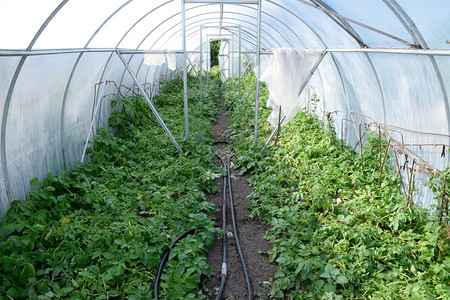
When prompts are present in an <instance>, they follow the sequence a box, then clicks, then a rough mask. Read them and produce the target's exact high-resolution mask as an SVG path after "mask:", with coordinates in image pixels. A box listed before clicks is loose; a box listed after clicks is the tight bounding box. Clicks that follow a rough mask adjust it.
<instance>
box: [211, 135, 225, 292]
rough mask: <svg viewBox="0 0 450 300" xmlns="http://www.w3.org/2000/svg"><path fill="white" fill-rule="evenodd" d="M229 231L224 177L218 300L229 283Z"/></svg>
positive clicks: (221, 159)
mask: <svg viewBox="0 0 450 300" xmlns="http://www.w3.org/2000/svg"><path fill="white" fill-rule="evenodd" d="M218 143H228V142H226V141H217V142H215V143H214V144H218ZM214 154H215V155H216V156H217V157H218V158H219V159H220V161H221V162H222V166H223V167H224V168H226V163H225V161H224V160H223V158H222V157H220V156H219V155H218V154H217V153H216V152H214ZM227 174H228V173H227ZM226 229H227V176H223V194H222V231H223V233H224V235H223V238H222V271H221V279H220V287H219V291H218V292H217V296H216V300H221V299H222V297H223V293H224V292H225V286H226V283H227V276H228V270H227V269H228V265H227V251H228V250H227V235H226V234H225V232H226Z"/></svg>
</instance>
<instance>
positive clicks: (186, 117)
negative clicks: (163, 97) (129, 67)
mask: <svg viewBox="0 0 450 300" xmlns="http://www.w3.org/2000/svg"><path fill="white" fill-rule="evenodd" d="M181 18H182V23H181V27H182V28H181V31H182V35H183V89H184V133H185V135H186V142H188V143H189V115H188V94H187V93H188V86H187V70H186V58H187V57H186V12H185V6H184V0H181Z"/></svg>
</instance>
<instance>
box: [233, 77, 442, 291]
mask: <svg viewBox="0 0 450 300" xmlns="http://www.w3.org/2000/svg"><path fill="white" fill-rule="evenodd" d="M254 80H255V78H254V76H253V75H251V76H248V78H245V79H243V80H242V83H243V85H242V88H243V94H244V95H245V94H246V93H248V92H249V91H250V90H251V88H252V86H253V83H254ZM224 87H225V93H224V95H225V97H226V99H225V100H224V103H225V106H226V107H227V108H228V109H229V110H230V111H231V113H232V121H231V124H230V126H229V134H230V136H231V137H232V138H233V142H234V144H235V151H236V158H237V162H238V164H239V166H240V167H241V168H242V170H243V171H244V172H249V173H250V179H249V183H250V184H251V185H253V191H252V194H251V196H250V201H249V204H250V206H251V210H252V217H253V218H257V219H260V220H262V221H264V222H267V223H269V224H270V225H271V228H270V230H269V231H268V232H267V233H266V238H267V239H268V240H269V241H270V242H271V243H272V245H273V248H272V249H271V250H269V252H268V253H269V255H270V259H271V260H272V261H274V262H276V263H278V269H277V272H276V274H275V278H274V279H273V280H272V282H271V287H272V292H273V294H274V295H275V296H278V297H280V298H283V297H287V298H290V299H304V298H307V299H309V298H311V299H318V298H322V299H352V298H357V299H360V298H363V299H366V298H372V299H378V298H381V299H418V298H425V299H438V298H441V299H445V298H446V297H448V295H449V294H450V288H449V287H450V280H449V279H450V277H449V272H448V270H449V263H450V246H449V243H448V240H446V236H447V231H446V228H445V222H441V223H439V222H436V221H435V220H436V219H437V218H434V216H433V215H432V214H431V213H430V212H429V211H427V210H425V209H423V208H420V207H417V206H409V205H406V203H407V199H406V198H405V196H404V195H403V194H402V193H401V191H400V182H399V180H398V178H397V175H396V174H395V172H393V168H392V166H391V165H390V164H389V163H388V161H389V157H388V154H387V153H386V151H387V147H386V146H383V142H382V141H380V139H379V138H377V137H375V136H369V137H368V138H367V141H366V143H365V145H364V147H363V148H362V152H361V153H354V152H353V150H352V149H351V148H349V147H347V146H344V145H343V143H342V142H341V141H339V140H338V139H337V137H336V134H335V132H334V130H333V128H332V126H330V124H332V120H331V119H330V120H326V123H323V122H321V121H319V120H318V118H317V116H316V115H315V114H314V111H315V109H314V107H315V104H316V103H317V102H318V101H319V99H317V97H314V98H313V99H312V104H311V109H305V110H303V111H301V112H300V113H299V114H298V116H297V117H296V118H295V119H294V120H292V121H291V122H289V123H288V124H286V125H285V126H283V127H282V129H281V135H280V138H279V140H278V144H277V147H276V148H275V147H269V148H268V149H266V151H265V152H264V153H263V154H261V153H259V151H258V152H256V151H257V150H258V149H261V147H262V145H261V144H260V143H258V145H257V146H256V149H255V145H254V141H253V125H254V124H253V117H254V108H253V107H252V106H253V104H252V103H251V102H250V101H249V102H248V103H246V102H243V101H242V102H239V101H236V99H237V97H236V90H237V89H236V87H237V85H236V82H227V83H226V84H225V86H224ZM261 88H262V90H261V93H260V94H261V102H260V107H259V109H260V119H261V120H264V118H266V117H267V115H268V114H269V113H270V112H269V111H268V109H267V108H266V107H265V101H266V100H267V96H268V93H267V90H266V89H265V86H264V85H261ZM251 97H252V96H251ZM330 117H331V116H330ZM258 131H259V134H260V136H261V138H260V139H261V140H264V139H265V138H266V137H268V135H269V134H270V132H271V131H272V128H270V127H269V126H268V125H267V122H263V121H260V123H259V128H258ZM380 144H381V146H380ZM380 151H381V152H380ZM385 155H386V156H387V157H386V163H385V164H382V163H380V157H381V158H384V156H385ZM436 180H445V179H436ZM435 186H437V187H436V194H437V197H440V198H441V199H442V198H443V197H445V196H444V194H445V193H446V192H445V191H448V189H445V191H444V187H445V181H440V182H435ZM443 214H444V215H445V214H446V213H445V212H444V213H443ZM447 215H448V214H447Z"/></svg>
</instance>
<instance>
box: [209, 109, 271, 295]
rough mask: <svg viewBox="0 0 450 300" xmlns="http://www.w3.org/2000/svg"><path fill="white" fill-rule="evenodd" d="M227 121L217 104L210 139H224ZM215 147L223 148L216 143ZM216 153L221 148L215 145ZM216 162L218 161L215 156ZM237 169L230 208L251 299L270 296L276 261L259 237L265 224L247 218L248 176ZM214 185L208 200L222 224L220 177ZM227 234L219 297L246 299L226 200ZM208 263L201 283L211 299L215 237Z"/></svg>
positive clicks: (218, 246) (218, 252)
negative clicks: (224, 278) (224, 275)
mask: <svg viewBox="0 0 450 300" xmlns="http://www.w3.org/2000/svg"><path fill="white" fill-rule="evenodd" d="M227 126H228V120H227V116H226V112H225V111H224V110H223V109H222V108H221V107H220V108H219V117H218V120H217V122H216V124H215V126H214V139H215V140H216V141H223V140H227V137H226V128H227ZM218 147H226V145H225V146H221V145H219V146H218ZM218 151H219V152H220V151H221V149H220V148H219V149H218ZM217 164H220V162H219V159H217ZM238 173H239V170H232V179H231V181H232V182H231V185H232V190H233V199H234V209H235V214H236V220H237V230H238V235H239V240H240V243H241V247H242V251H243V253H244V257H245V260H246V263H247V268H248V272H249V275H250V278H251V281H252V288H253V298H254V299H272V298H270V296H269V294H270V287H269V284H268V281H269V279H270V278H271V277H273V276H274V274H275V270H276V264H275V263H271V262H269V256H268V254H267V250H269V249H270V248H271V244H270V243H269V242H268V241H266V240H265V239H264V237H263V235H264V233H265V232H266V231H267V230H268V226H267V225H264V224H262V223H261V222H259V221H256V220H252V219H250V218H249V215H250V210H249V208H248V203H247V202H248V195H250V193H251V191H252V187H251V186H249V185H248V184H247V182H246V181H247V179H248V177H249V176H248V175H246V174H244V175H243V176H240V175H239V174H238ZM216 185H217V186H218V187H219V188H220V190H221V192H220V193H218V194H215V195H212V196H211V201H213V202H215V203H216V208H217V211H216V212H215V214H214V217H215V218H216V220H217V223H218V224H219V225H220V226H222V197H223V196H222V192H223V178H217V179H216ZM227 201H228V203H227V210H228V211H227V232H226V233H227V236H228V277H227V284H226V288H225V293H224V297H223V299H236V300H238V299H248V295H247V285H246V281H245V277H244V272H243V268H242V264H241V261H240V259H239V255H238V252H237V248H236V241H235V239H234V235H233V236H232V235H231V234H230V233H233V226H232V222H231V213H230V204H229V199H227ZM207 260H208V263H209V264H210V265H211V266H212V267H213V269H214V272H213V275H212V276H211V277H210V278H209V279H207V280H206V281H205V282H204V290H205V294H207V295H209V296H208V299H215V295H216V294H217V291H218V290H219V287H220V280H221V269H222V240H221V239H220V238H219V237H218V238H216V239H215V241H214V244H213V245H212V247H211V249H210V251H209V252H208V255H207Z"/></svg>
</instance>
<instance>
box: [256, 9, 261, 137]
mask: <svg viewBox="0 0 450 300" xmlns="http://www.w3.org/2000/svg"><path fill="white" fill-rule="evenodd" d="M261 4H262V0H259V1H258V32H257V39H256V65H257V66H258V67H257V71H256V101H255V146H256V143H257V142H258V125H259V120H258V119H259V78H260V75H261V66H260V63H261V53H260V50H261Z"/></svg>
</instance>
